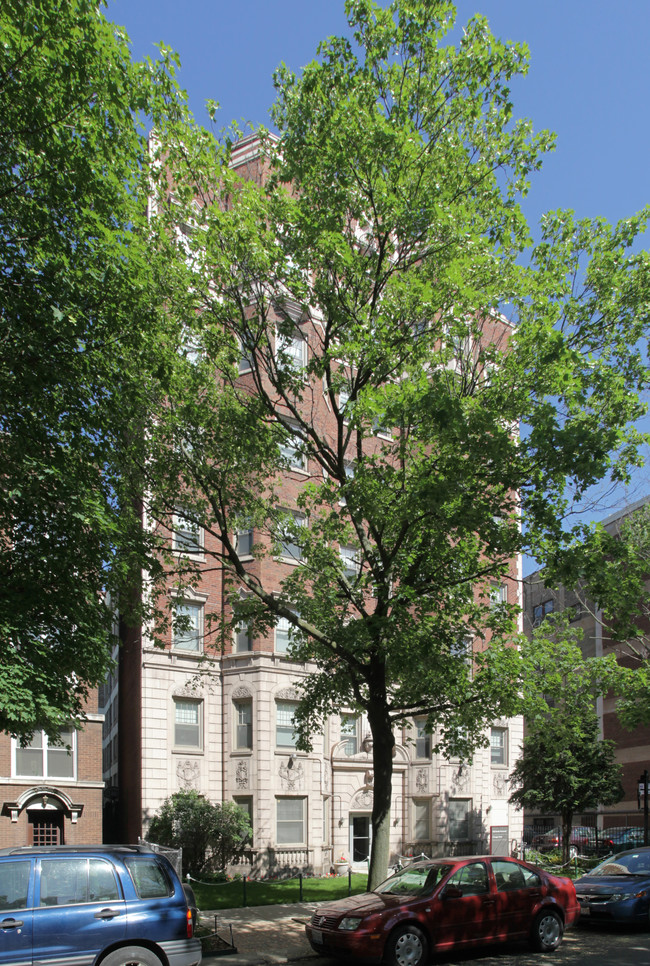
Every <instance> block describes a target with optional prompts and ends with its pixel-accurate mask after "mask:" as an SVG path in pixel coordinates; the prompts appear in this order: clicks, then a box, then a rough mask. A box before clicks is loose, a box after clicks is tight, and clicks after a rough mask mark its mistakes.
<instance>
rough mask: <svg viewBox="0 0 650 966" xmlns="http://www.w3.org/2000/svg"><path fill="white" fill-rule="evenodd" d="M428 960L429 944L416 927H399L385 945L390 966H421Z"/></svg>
mask: <svg viewBox="0 0 650 966" xmlns="http://www.w3.org/2000/svg"><path fill="white" fill-rule="evenodd" d="M428 959H429V942H428V940H427V937H426V936H425V935H424V933H423V932H422V930H421V929H418V927H417V926H413V925H408V926H401V927H400V928H399V929H396V930H395V932H394V933H392V934H391V936H390V937H389V939H388V942H387V943H386V961H387V962H388V963H389V964H390V966H423V964H424V963H426V962H427V961H428Z"/></svg>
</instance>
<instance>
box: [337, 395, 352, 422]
mask: <svg viewBox="0 0 650 966" xmlns="http://www.w3.org/2000/svg"><path fill="white" fill-rule="evenodd" d="M349 402H350V390H349V389H340V390H339V412H340V413H342V415H343V418H344V419H347V415H348V413H347V412H346V409H347V407H348V403H349Z"/></svg>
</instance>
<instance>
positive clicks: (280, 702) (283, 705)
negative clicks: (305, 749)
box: [275, 698, 298, 751]
mask: <svg viewBox="0 0 650 966" xmlns="http://www.w3.org/2000/svg"><path fill="white" fill-rule="evenodd" d="M289 707H292V708H293V711H292V713H291V719H292V734H291V738H290V741H288V742H286V743H285V742H281V741H279V740H278V739H279V738H280V736H281V734H282V735H283V736H284V735H286V734H287V732H286V728H287V725H286V724H284V723H281V722H280V718H279V714H278V712H279V711H280V710H281V709H287V708H289ZM297 707H298V702H297V701H294V700H290V699H288V698H276V699H275V747H276V748H278V749H279V750H281V751H282V750H291V751H295V748H296V740H297V739H296V736H295V733H294V730H293V718H294V715H295V712H296V709H297ZM280 728H282V729H283V730H282V733H281V732H280V730H279V729H280Z"/></svg>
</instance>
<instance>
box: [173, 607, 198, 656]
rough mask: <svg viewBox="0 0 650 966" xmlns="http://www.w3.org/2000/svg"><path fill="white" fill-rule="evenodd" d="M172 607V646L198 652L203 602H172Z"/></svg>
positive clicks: (181, 649) (178, 649) (180, 649)
mask: <svg viewBox="0 0 650 966" xmlns="http://www.w3.org/2000/svg"><path fill="white" fill-rule="evenodd" d="M173 609H174V614H173V619H172V647H173V648H174V649H175V650H177V651H193V652H194V653H195V654H198V652H199V651H200V650H201V639H202V637H203V604H197V603H194V602H193V601H183V602H177V603H174V605H173Z"/></svg>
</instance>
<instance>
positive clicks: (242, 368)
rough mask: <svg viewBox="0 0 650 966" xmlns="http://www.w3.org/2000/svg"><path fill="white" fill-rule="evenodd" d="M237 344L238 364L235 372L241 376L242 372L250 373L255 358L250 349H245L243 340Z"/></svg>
mask: <svg viewBox="0 0 650 966" xmlns="http://www.w3.org/2000/svg"><path fill="white" fill-rule="evenodd" d="M237 341H238V342H239V351H240V356H239V364H238V367H237V370H238V372H239V375H240V376H241V375H242V374H243V373H244V372H250V371H251V369H252V368H253V360H254V358H255V353H254V350H253V349H252V348H250V349H249V348H247V347H246V345H245V343H244V340H243V339H238V340H237Z"/></svg>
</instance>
